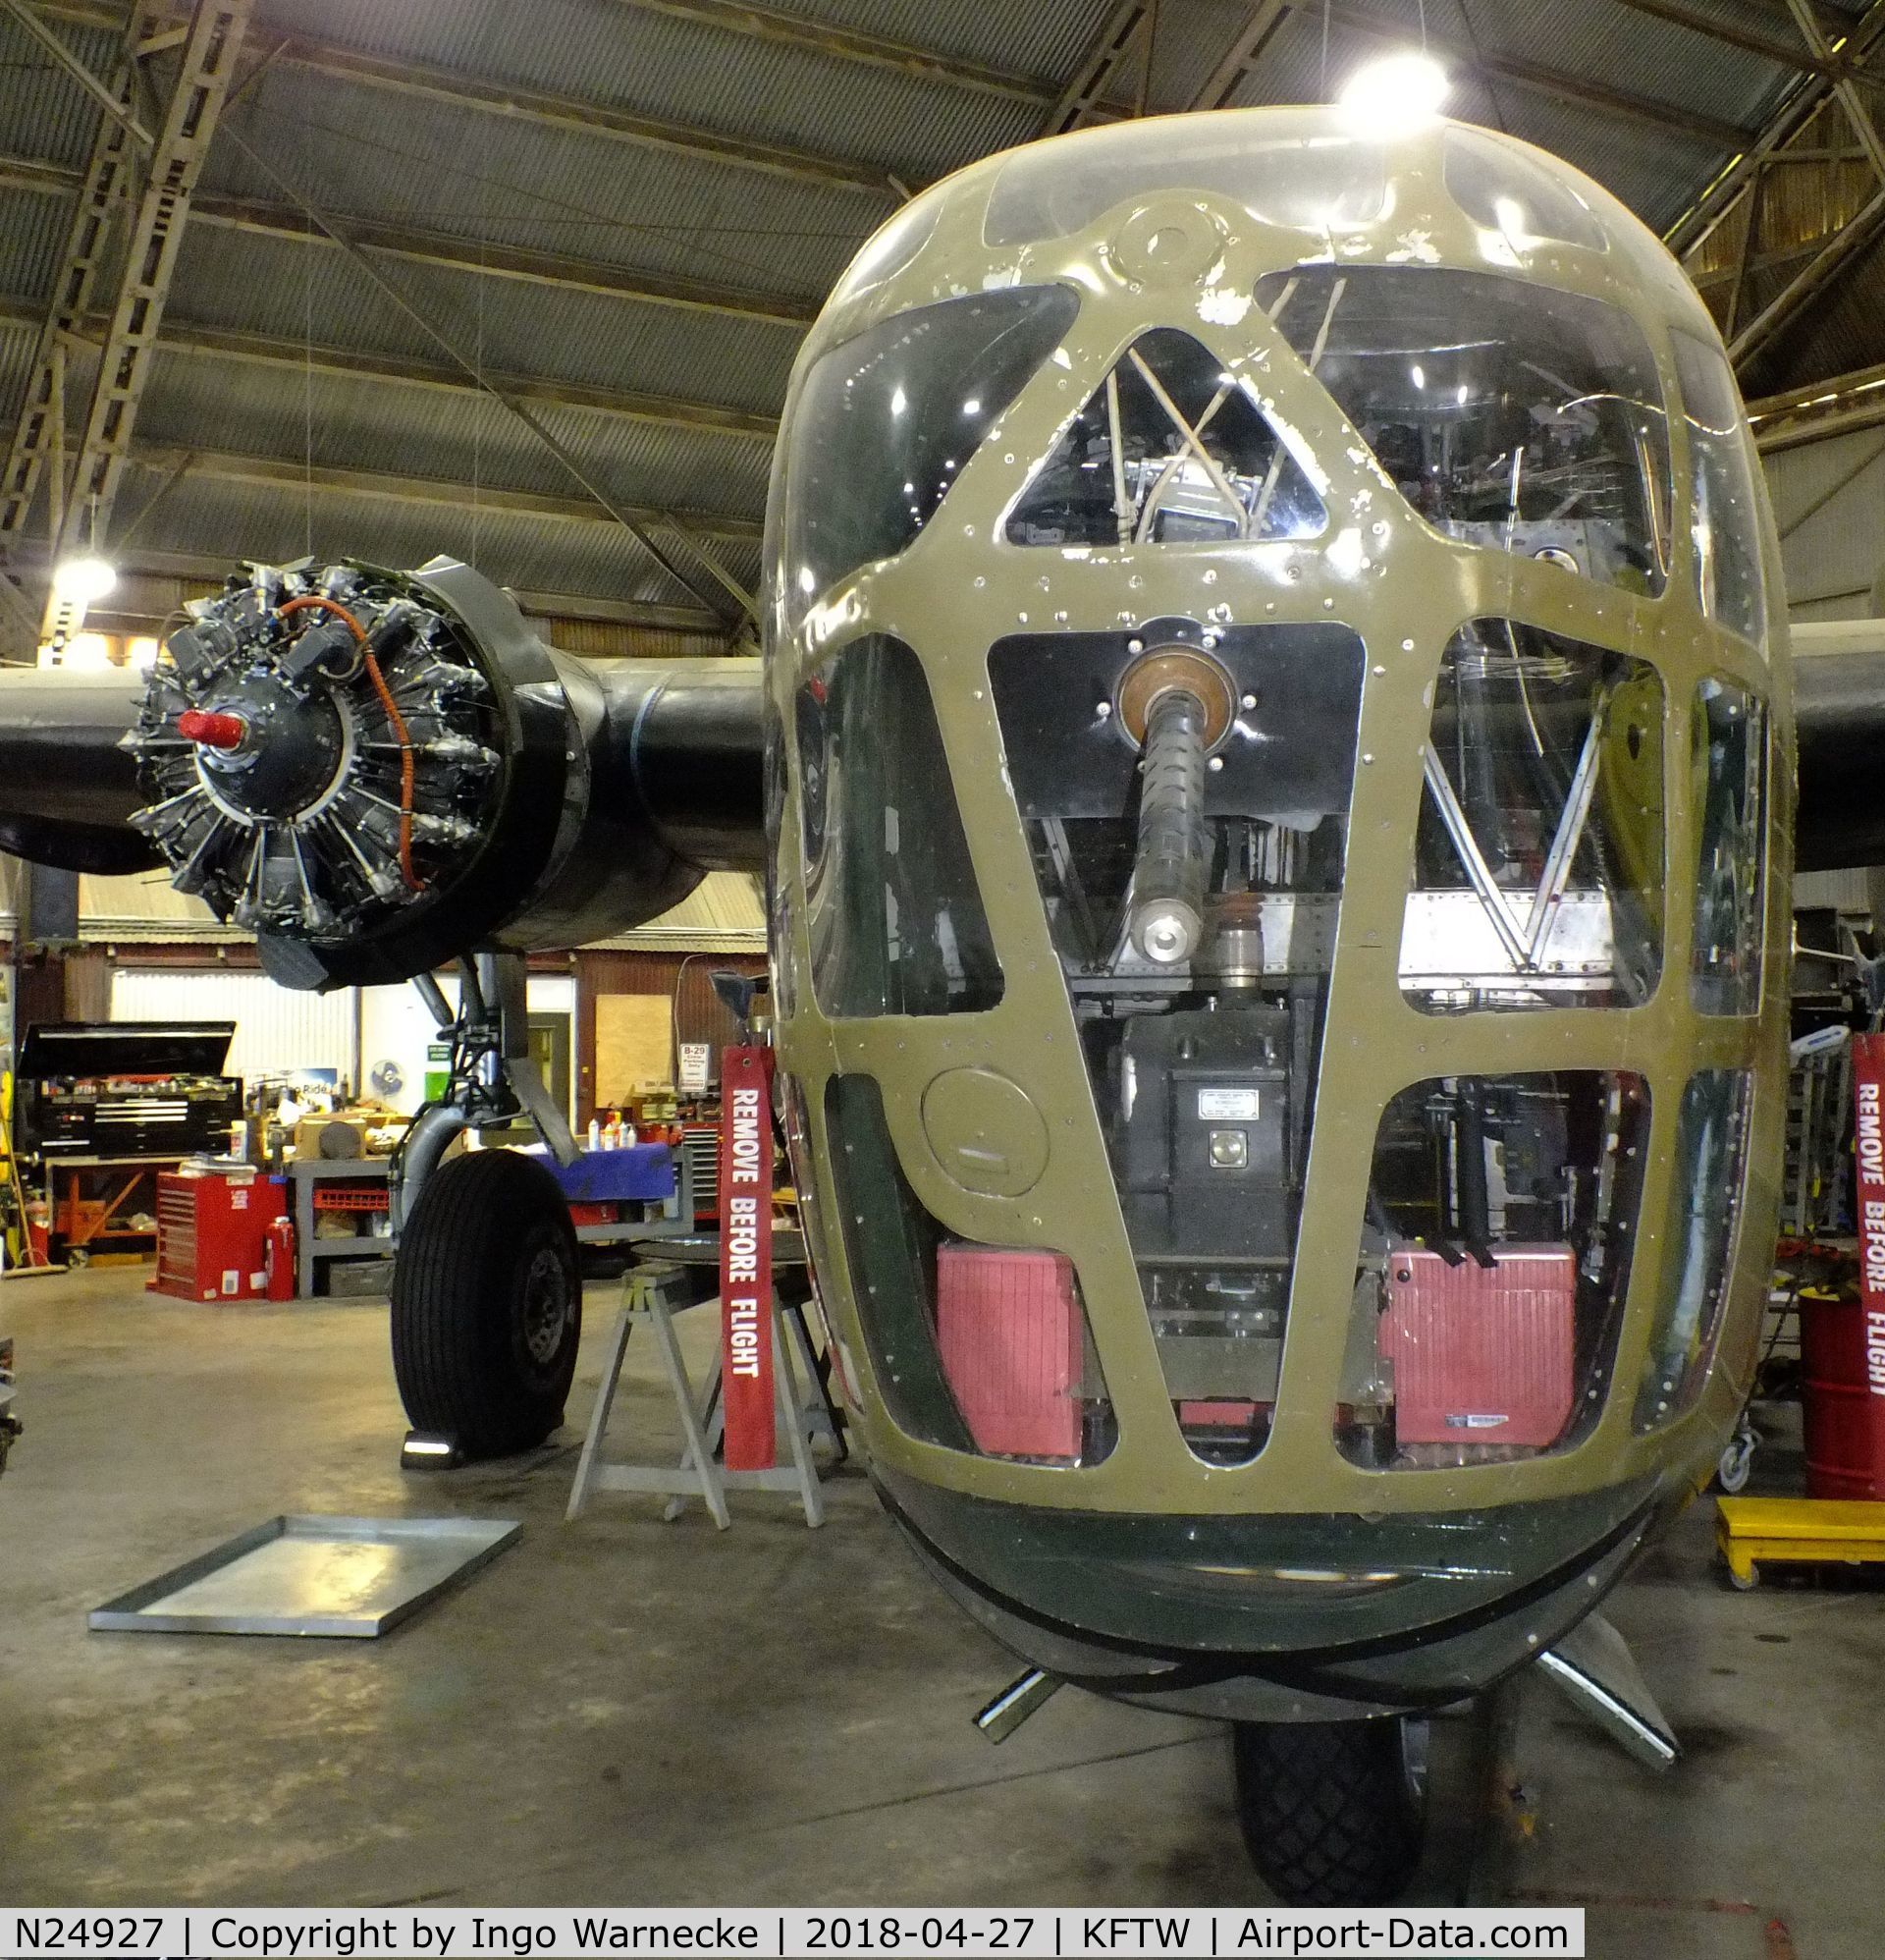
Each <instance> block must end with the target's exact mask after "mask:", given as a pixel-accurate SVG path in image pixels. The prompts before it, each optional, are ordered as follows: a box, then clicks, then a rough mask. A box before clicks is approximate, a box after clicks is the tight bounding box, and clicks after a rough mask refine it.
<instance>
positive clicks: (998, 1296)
mask: <svg viewBox="0 0 1885 1960" xmlns="http://www.w3.org/2000/svg"><path fill="white" fill-rule="evenodd" d="M936 1338H937V1346H938V1349H939V1351H940V1353H941V1356H942V1375H943V1379H944V1380H945V1381H946V1382H947V1383H948V1385H949V1388H950V1391H951V1393H953V1395H954V1396H955V1400H956V1406H957V1407H958V1408H959V1409H960V1410H961V1411H962V1420H963V1421H964V1422H965V1423H966V1424H967V1425H968V1429H969V1435H970V1436H971V1437H972V1438H973V1439H974V1442H975V1446H976V1447H977V1448H978V1449H983V1450H987V1451H988V1452H989V1454H991V1455H993V1456H1045V1457H1051V1458H1056V1459H1059V1460H1061V1461H1065V1462H1073V1461H1076V1460H1077V1459H1078V1457H1079V1455H1080V1420H1081V1408H1080V1379H1081V1374H1082V1362H1083V1359H1084V1356H1083V1352H1082V1349H1083V1345H1084V1343H1083V1340H1082V1327H1081V1317H1080V1299H1079V1295H1078V1294H1077V1293H1076V1291H1075V1290H1074V1279H1073V1263H1072V1261H1071V1260H1069V1259H1066V1258H1064V1257H1063V1256H1062V1255H1061V1254H1060V1253H1057V1252H1038V1251H1015V1250H1013V1249H1011V1248H1009V1247H1006V1246H995V1245H963V1244H959V1243H946V1244H943V1245H940V1246H938V1247H937V1252H936Z"/></svg>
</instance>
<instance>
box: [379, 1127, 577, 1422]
mask: <svg viewBox="0 0 1885 1960" xmlns="http://www.w3.org/2000/svg"><path fill="white" fill-rule="evenodd" d="M581 1335H582V1280H581V1269H580V1267H579V1265H578V1263H577V1256H576V1234H575V1229H574V1227H573V1226H572V1225H570V1223H569V1207H568V1206H567V1204H565V1201H564V1196H563V1193H562V1191H560V1190H559V1189H558V1187H557V1181H556V1179H555V1178H554V1177H552V1176H551V1174H550V1173H549V1171H546V1170H545V1169H544V1168H543V1166H542V1165H540V1164H537V1163H534V1162H532V1160H531V1159H529V1158H527V1157H520V1156H518V1155H517V1153H516V1152H515V1151H511V1150H484V1151H471V1152H467V1153H466V1155H464V1156H463V1157H458V1158H454V1159H453V1160H452V1161H451V1162H450V1163H447V1164H443V1165H441V1166H440V1167H439V1169H438V1170H437V1171H434V1172H433V1173H432V1175H431V1176H430V1177H429V1178H428V1179H427V1180H426V1184H425V1188H424V1190H422V1191H421V1192H420V1194H419V1201H418V1203H417V1205H415V1206H414V1207H413V1210H412V1215H411V1217H410V1218H408V1219H407V1220H406V1222H405V1226H404V1231H403V1232H402V1233H401V1237H400V1251H399V1258H398V1260H397V1262H396V1263H395V1266H394V1271H393V1373H394V1375H395V1377H396V1378H397V1380H398V1382H399V1385H400V1398H401V1400H402V1401H404V1404H405V1413H406V1416H407V1418H408V1420H409V1421H410V1422H411V1424H412V1427H413V1428H414V1429H415V1430H424V1431H427V1432H429V1433H431V1434H433V1435H437V1436H444V1437H449V1438H451V1439H452V1441H453V1442H454V1443H457V1445H458V1453H459V1454H460V1455H461V1456H464V1457H483V1456H510V1455H513V1454H514V1453H515V1452H516V1451H518V1450H521V1449H533V1448H535V1446H536V1445H537V1444H538V1443H541V1442H542V1441H543V1440H544V1438H545V1437H547V1436H548V1435H549V1434H550V1433H551V1431H552V1430H554V1429H556V1428H557V1427H558V1425H559V1424H560V1423H561V1422H562V1421H563V1405H564V1401H565V1397H566V1396H567V1395H568V1393H569V1383H570V1379H571V1377H572V1376H573V1375H574V1373H575V1367H576V1345H577V1342H578V1341H579V1340H580V1338H581Z"/></svg>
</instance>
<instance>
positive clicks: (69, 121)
mask: <svg viewBox="0 0 1885 1960" xmlns="http://www.w3.org/2000/svg"><path fill="white" fill-rule="evenodd" d="M48 25H49V26H50V27H52V30H53V32H54V33H56V34H58V35H59V37H60V38H61V39H62V40H63V41H64V42H65V43H66V45H67V46H68V47H69V48H70V49H71V50H72V52H73V53H74V54H75V55H77V56H78V57H79V59H80V60H81V62H83V63H84V65H85V66H86V67H87V68H88V69H90V70H91V72H92V74H94V75H96V76H99V77H101V78H102V77H107V76H109V75H110V74H111V72H112V69H113V67H114V65H115V63H116V61H117V57H118V52H119V49H120V47H121V46H122V40H121V37H120V36H119V35H117V34H114V33H110V32H108V31H107V30H106V29H104V28H102V27H75V26H74V25H73V24H72V23H71V22H70V21H55V22H51V23H49V24H48ZM97 127H98V106H97V104H96V103H95V102H94V101H93V100H92V98H91V97H90V96H89V95H88V94H87V93H86V92H85V90H84V89H83V88H81V86H80V85H79V82H77V80H75V78H74V77H73V76H72V75H71V74H69V73H68V72H67V71H66V70H65V69H64V68H62V67H60V66H59V64H58V63H57V62H55V61H54V60H53V59H52V57H51V56H50V55H49V54H48V53H47V52H46V50H45V49H44V48H42V47H41V46H40V45H39V43H38V42H37V41H36V40H34V39H33V38H32V37H31V36H30V35H29V34H28V33H27V30H26V29H25V28H24V27H21V25H20V23H19V22H18V21H16V20H13V19H11V18H9V17H8V16H6V15H4V14H0V149H5V150H11V151H16V152H21V153H24V154H26V155H28V156H37V157H44V158H46V159H47V160H48V161H50V162H53V163H66V164H74V165H80V166H82V165H83V164H84V162H85V159H86V158H87V157H88V156H89V155H90V154H91V138H92V133H93V131H95V130H96V129H97Z"/></svg>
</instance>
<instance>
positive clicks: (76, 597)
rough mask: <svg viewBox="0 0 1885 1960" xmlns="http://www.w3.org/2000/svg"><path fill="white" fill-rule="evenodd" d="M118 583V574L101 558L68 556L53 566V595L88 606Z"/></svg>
mask: <svg viewBox="0 0 1885 1960" xmlns="http://www.w3.org/2000/svg"><path fill="white" fill-rule="evenodd" d="M117 583H118V574H117V572H115V571H113V569H112V568H111V567H110V566H109V565H107V564H106V563H105V561H104V560H103V559H102V558H68V559H65V560H63V561H62V562H61V563H60V564H59V565H58V566H57V567H55V568H54V571H53V574H52V591H53V596H54V597H55V598H58V599H70V600H72V601H74V602H75V603H76V604H78V605H81V606H89V605H90V604H91V602H92V601H93V600H94V599H102V598H103V597H104V596H105V594H106V593H107V592H109V591H110V590H111V589H112V587H113V586H115V585H116V584H117Z"/></svg>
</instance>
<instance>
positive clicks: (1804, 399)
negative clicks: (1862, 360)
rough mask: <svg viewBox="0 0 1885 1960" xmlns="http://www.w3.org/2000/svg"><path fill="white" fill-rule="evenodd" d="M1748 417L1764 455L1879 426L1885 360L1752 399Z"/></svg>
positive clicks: (1883, 418)
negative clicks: (1833, 377)
mask: <svg viewBox="0 0 1885 1960" xmlns="http://www.w3.org/2000/svg"><path fill="white" fill-rule="evenodd" d="M1748 419H1749V421H1750V422H1751V423H1752V424H1753V430H1754V443H1755V446H1756V447H1757V448H1758V449H1759V450H1760V452H1761V453H1762V455H1770V454H1772V453H1773V452H1774V451H1776V450H1782V449H1792V448H1794V447H1795V445H1796V444H1799V443H1804V442H1819V441H1822V440H1823V439H1824V438H1825V437H1827V436H1837V435H1848V434H1851V433H1852V432H1853V431H1854V430H1856V429H1871V428H1876V427H1878V425H1879V424H1880V423H1881V422H1885V363H1880V364H1879V365H1878V366H1875V367H1861V368H1858V369H1857V370H1856V371H1855V372H1853V373H1851V374H1842V375H1840V376H1838V377H1837V378H1836V379H1834V380H1832V381H1814V382H1811V383H1809V384H1807V385H1806V386H1804V387H1801V388H1790V389H1788V390H1787V391H1786V393H1784V394H1781V395H1768V396H1765V397H1763V398H1762V399H1761V400H1759V401H1756V402H1750V403H1749V404H1748Z"/></svg>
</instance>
